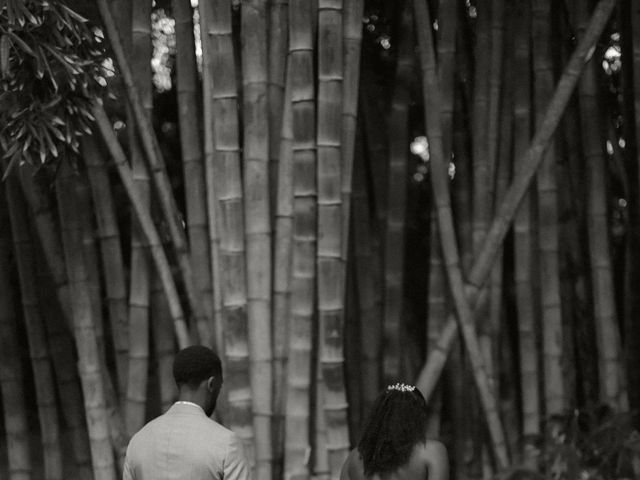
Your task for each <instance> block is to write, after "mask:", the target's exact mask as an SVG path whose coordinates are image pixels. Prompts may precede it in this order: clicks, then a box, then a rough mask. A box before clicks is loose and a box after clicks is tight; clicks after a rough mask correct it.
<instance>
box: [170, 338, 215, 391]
mask: <svg viewBox="0 0 640 480" xmlns="http://www.w3.org/2000/svg"><path fill="white" fill-rule="evenodd" d="M211 376H213V377H219V378H220V379H222V363H221V362H220V357H218V355H217V354H216V353H215V352H214V351H213V350H211V349H210V348H208V347H205V346H203V345H192V346H190V347H187V348H184V349H182V350H180V351H179V352H178V353H177V354H176V358H175V359H174V361H173V378H174V379H175V381H176V384H177V385H178V387H179V386H181V385H188V386H189V387H190V388H193V389H195V388H198V385H200V384H201V383H202V382H203V381H204V380H206V379H208V378H209V377H211Z"/></svg>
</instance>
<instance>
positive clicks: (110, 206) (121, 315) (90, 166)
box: [82, 136, 129, 394]
mask: <svg viewBox="0 0 640 480" xmlns="http://www.w3.org/2000/svg"><path fill="white" fill-rule="evenodd" d="M82 153H83V155H82V158H83V160H84V163H85V165H86V167H87V176H88V178H89V182H90V184H91V194H92V196H93V205H94V209H95V218H96V224H97V228H98V237H99V239H100V251H101V253H102V266H103V268H104V282H105V288H106V295H107V304H108V308H109V319H110V325H111V335H112V336H113V345H114V350H115V357H116V378H117V379H118V382H119V385H118V388H119V393H120V394H124V392H125V391H126V382H127V375H128V374H127V371H128V350H129V333H128V328H129V327H128V324H129V322H128V319H129V318H128V312H127V285H126V283H125V273H124V263H123V256H122V247H121V245H120V231H119V228H118V223H117V218H116V213H115V206H114V203H113V197H112V194H111V185H110V184H109V174H108V171H107V168H106V164H105V162H104V159H103V158H102V155H103V154H102V151H101V150H100V149H99V148H98V145H97V140H96V139H95V138H93V137H90V136H87V137H84V138H83V142H82ZM100 159H102V160H100Z"/></svg>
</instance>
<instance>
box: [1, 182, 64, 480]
mask: <svg viewBox="0 0 640 480" xmlns="http://www.w3.org/2000/svg"><path fill="white" fill-rule="evenodd" d="M5 189H6V199H7V204H8V207H9V216H10V220H11V233H12V237H13V251H14V254H15V258H16V263H17V266H18V277H19V282H20V298H21V300H22V311H23V318H24V323H25V327H26V331H27V338H28V340H29V353H30V357H31V366H32V369H33V378H34V384H35V387H36V403H37V406H38V420H39V421H40V431H41V440H42V451H43V457H44V478H45V479H46V480H59V479H60V480H61V479H62V478H63V469H62V451H61V448H60V426H59V423H58V405H57V402H56V393H55V384H54V377H53V369H52V366H51V359H50V355H49V348H48V346H47V337H46V333H45V330H44V325H43V322H42V317H41V314H40V309H39V304H38V294H37V286H36V276H35V265H34V258H35V255H34V252H33V245H32V241H31V232H30V231H29V225H28V223H27V222H28V218H29V217H28V213H27V206H26V204H25V200H24V198H23V196H22V192H21V191H20V186H19V180H18V179H17V178H16V177H15V176H14V175H10V176H9V177H8V178H7V181H6V187H5ZM14 348H15V347H14ZM9 352H11V350H9Z"/></svg>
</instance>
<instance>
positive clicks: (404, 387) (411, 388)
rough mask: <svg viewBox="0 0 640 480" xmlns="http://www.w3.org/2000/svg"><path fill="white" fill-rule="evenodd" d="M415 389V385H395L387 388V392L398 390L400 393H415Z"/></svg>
mask: <svg viewBox="0 0 640 480" xmlns="http://www.w3.org/2000/svg"><path fill="white" fill-rule="evenodd" d="M415 389H416V387H415V386H414V385H407V384H406V383H394V384H393V385H389V386H388V387H387V391H389V390H397V391H399V392H413V391H414V390H415Z"/></svg>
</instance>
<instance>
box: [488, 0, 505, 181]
mask: <svg viewBox="0 0 640 480" xmlns="http://www.w3.org/2000/svg"><path fill="white" fill-rule="evenodd" d="M504 15H505V2H503V1H502V0H491V60H490V68H489V71H490V74H489V112H488V121H487V143H488V148H487V157H488V161H489V172H490V174H491V178H495V171H496V168H497V167H496V165H497V162H498V142H499V136H498V132H499V131H500V117H499V113H500V102H501V96H502V95H501V94H502V78H503V75H502V72H503V59H504V55H503V52H504V30H505V22H504ZM492 190H493V188H492Z"/></svg>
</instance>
